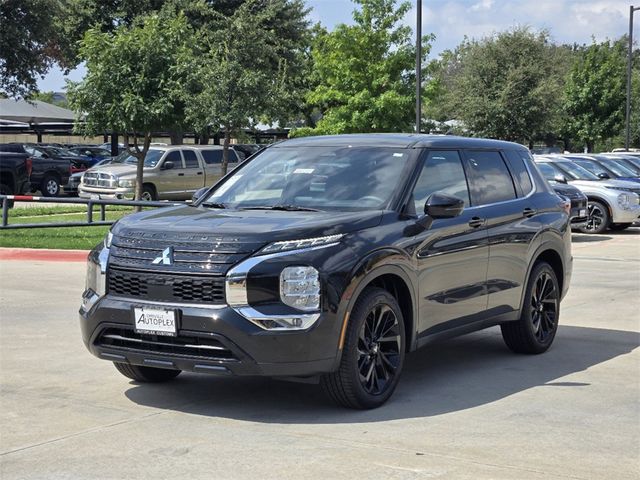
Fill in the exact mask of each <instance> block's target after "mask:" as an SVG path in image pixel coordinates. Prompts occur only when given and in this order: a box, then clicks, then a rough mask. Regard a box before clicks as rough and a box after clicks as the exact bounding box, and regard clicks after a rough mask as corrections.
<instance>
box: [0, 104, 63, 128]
mask: <svg viewBox="0 0 640 480" xmlns="http://www.w3.org/2000/svg"><path fill="white" fill-rule="evenodd" d="M74 120H75V114H74V113H73V112H72V111H71V110H68V109H66V108H62V107H58V106H57V105H52V104H50V103H46V102H41V101H39V100H33V101H30V102H27V101H26V100H13V99H11V98H3V99H0V122H2V123H9V122H16V123H30V124H41V123H52V122H54V123H55V122H73V121H74Z"/></svg>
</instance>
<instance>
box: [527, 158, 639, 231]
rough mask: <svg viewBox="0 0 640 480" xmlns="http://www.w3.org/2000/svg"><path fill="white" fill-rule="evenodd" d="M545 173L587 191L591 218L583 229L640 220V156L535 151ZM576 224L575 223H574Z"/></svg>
mask: <svg viewBox="0 0 640 480" xmlns="http://www.w3.org/2000/svg"><path fill="white" fill-rule="evenodd" d="M535 161H536V164H537V166H538V168H539V169H540V171H541V172H542V174H543V175H544V177H545V178H546V179H547V180H548V181H550V182H552V183H553V184H555V185H557V184H565V185H566V184H568V185H570V186H573V187H575V188H577V189H579V190H580V191H581V192H582V193H583V194H584V195H586V197H587V199H588V202H589V205H588V212H587V213H588V219H587V221H586V223H583V224H582V225H580V226H577V225H576V226H577V228H578V230H579V231H581V232H583V233H602V232H604V231H606V230H607V229H610V230H624V229H626V228H628V227H630V226H631V225H632V224H633V223H635V222H638V221H639V220H640V163H638V162H640V158H637V157H634V156H632V155H628V156H627V155H622V154H598V155H591V154H580V155H578V154H567V155H536V156H535ZM572 226H573V224H572Z"/></svg>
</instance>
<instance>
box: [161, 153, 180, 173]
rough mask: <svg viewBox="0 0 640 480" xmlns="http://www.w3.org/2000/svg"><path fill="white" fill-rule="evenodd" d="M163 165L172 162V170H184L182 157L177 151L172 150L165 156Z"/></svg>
mask: <svg viewBox="0 0 640 480" xmlns="http://www.w3.org/2000/svg"><path fill="white" fill-rule="evenodd" d="M164 161H165V163H166V162H173V168H174V169H178V168H184V167H183V166H182V155H180V151H179V150H174V151H173V152H169V153H168V154H167V156H166V157H165V159H164Z"/></svg>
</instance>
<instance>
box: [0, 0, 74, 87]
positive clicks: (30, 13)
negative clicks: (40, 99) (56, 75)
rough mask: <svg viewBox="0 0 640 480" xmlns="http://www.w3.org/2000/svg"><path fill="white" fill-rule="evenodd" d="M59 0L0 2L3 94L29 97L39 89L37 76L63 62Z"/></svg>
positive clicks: (5, 0)
mask: <svg viewBox="0 0 640 480" xmlns="http://www.w3.org/2000/svg"><path fill="white" fill-rule="evenodd" d="M60 13H61V3H60V1H58V0H3V1H1V2H0V94H2V95H5V96H9V97H26V96H29V95H31V94H33V93H34V92H37V91H38V86H37V80H38V77H42V76H44V75H45V74H46V73H47V72H48V71H49V68H51V66H52V65H53V64H54V63H56V62H60V61H61V58H62V55H61V52H60V46H59V42H60V40H61V38H62V37H61V35H60V31H59V29H58V26H57V23H56V18H57V17H58V16H59V15H60Z"/></svg>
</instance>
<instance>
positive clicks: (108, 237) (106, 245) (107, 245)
mask: <svg viewBox="0 0 640 480" xmlns="http://www.w3.org/2000/svg"><path fill="white" fill-rule="evenodd" d="M112 240H113V233H111V230H109V231H108V232H107V235H106V236H105V237H104V248H111V241H112Z"/></svg>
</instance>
